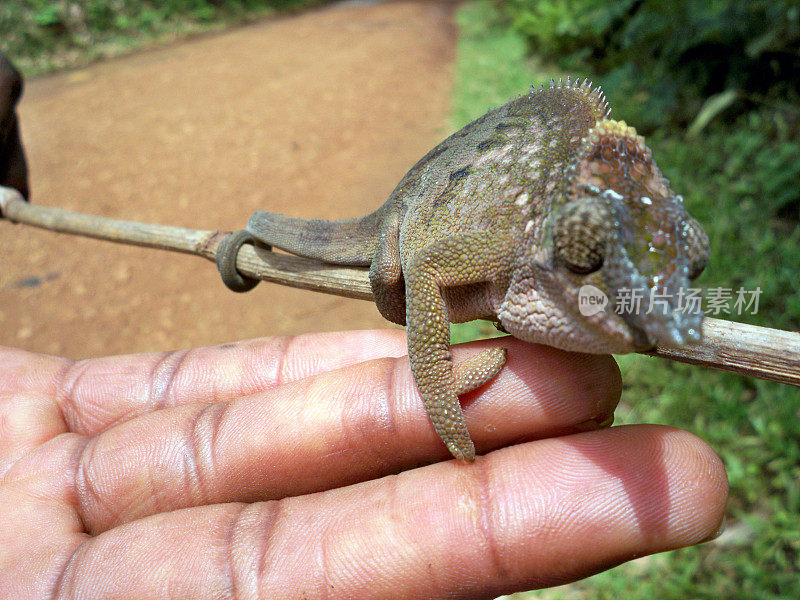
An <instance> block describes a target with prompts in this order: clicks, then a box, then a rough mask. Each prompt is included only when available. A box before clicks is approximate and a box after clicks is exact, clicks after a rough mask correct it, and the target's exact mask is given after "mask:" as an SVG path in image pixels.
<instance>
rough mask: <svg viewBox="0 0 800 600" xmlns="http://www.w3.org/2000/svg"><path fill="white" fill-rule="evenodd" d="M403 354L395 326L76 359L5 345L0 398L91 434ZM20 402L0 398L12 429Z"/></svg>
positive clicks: (402, 337) (20, 413) (0, 355)
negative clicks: (38, 408)
mask: <svg viewBox="0 0 800 600" xmlns="http://www.w3.org/2000/svg"><path fill="white" fill-rule="evenodd" d="M405 353H406V338H405V333H404V332H403V331H401V330H391V329H387V330H372V331H345V332H331V333H318V334H308V335H298V336H287V337H271V338H262V339H255V340H247V341H242V342H236V343H232V344H222V345H219V346H209V347H205V348H194V349H190V350H178V351H174V352H161V353H150V354H132V355H126V356H115V357H108V358H97V359H89V360H83V361H77V362H73V361H69V360H66V359H62V358H56V357H50V356H43V355H36V354H31V353H29V352H24V351H22V350H15V349H13V348H0V397H6V398H12V397H17V398H20V402H24V403H26V404H27V405H28V406H30V404H31V403H32V402H36V403H37V404H38V405H52V406H48V408H50V409H51V410H50V411H48V412H49V413H52V410H55V411H57V412H58V413H60V415H62V417H63V421H64V423H63V425H64V427H63V428H62V430H64V431H72V432H74V433H79V434H82V435H86V436H94V435H96V434H98V433H100V432H102V431H104V430H106V429H108V428H109V427H110V426H112V425H115V424H118V423H120V422H122V421H127V420H130V419H132V418H135V417H137V416H140V415H143V414H146V413H150V412H152V411H154V410H158V409H161V408H166V407H170V406H181V405H185V404H191V403H196V402H224V401H227V400H232V399H235V398H239V397H241V396H246V395H249V394H253V393H256V392H260V391H263V390H266V389H269V388H272V387H275V386H278V385H281V384H283V383H287V382H290V381H295V380H298V379H303V378H305V377H309V376H312V375H316V374H318V373H323V372H326V371H331V370H334V369H339V368H342V367H347V366H350V365H354V364H358V363H361V362H364V361H367V360H371V359H375V358H395V357H399V356H403V355H404V354H405ZM22 396H24V398H22ZM15 404H16V403H15V402H14V401H13V400H12V401H11V402H6V403H3V404H2V405H0V420H2V419H3V418H5V419H9V421H8V423H9V430H10V431H13V430H15V429H17V428H16V427H14V422H15V420H16V419H20V418H23V417H24V413H30V410H28V411H24V410H23V409H24V408H25V407H24V406H23V407H20V406H16V405H15ZM25 418H27V417H25ZM33 425H34V426H35V424H33ZM27 429H28V430H29V431H30V428H29V427H28V428H27ZM7 441H10V440H7Z"/></svg>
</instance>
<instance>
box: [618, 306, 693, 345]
mask: <svg viewBox="0 0 800 600" xmlns="http://www.w3.org/2000/svg"><path fill="white" fill-rule="evenodd" d="M632 317H633V316H632V315H623V320H624V321H625V323H626V325H627V326H628V327H629V328H630V329H631V331H632V333H633V332H635V333H634V335H633V336H632V337H633V339H634V340H635V342H634V343H635V345H636V346H639V343H641V342H643V346H644V347H637V348H636V349H637V350H640V351H641V350H648V349H652V348H654V347H655V346H666V347H670V348H680V347H682V346H685V345H687V344H696V343H698V342H700V341H701V340H702V321H703V315H702V314H694V313H692V314H687V313H681V312H677V311H667V312H666V314H663V315H658V316H657V317H656V318H653V319H650V320H649V321H644V322H642V321H641V320H638V319H634V318H632ZM636 333H638V335H636ZM645 340H646V341H645Z"/></svg>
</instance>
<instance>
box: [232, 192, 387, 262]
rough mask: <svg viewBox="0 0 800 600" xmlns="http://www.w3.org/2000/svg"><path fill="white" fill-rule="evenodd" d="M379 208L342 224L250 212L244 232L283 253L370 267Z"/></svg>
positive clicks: (381, 213)
mask: <svg viewBox="0 0 800 600" xmlns="http://www.w3.org/2000/svg"><path fill="white" fill-rule="evenodd" d="M385 212H386V211H385V208H384V207H381V208H379V209H378V210H376V211H375V212H373V213H370V214H368V215H366V216H363V217H358V218H355V219H345V220H343V221H323V220H320V219H299V218H296V217H285V216H283V215H279V214H277V213H271V212H268V211H266V210H259V211H256V212H255V213H253V216H251V217H250V220H249V221H248V222H247V230H248V231H249V232H250V233H251V234H252V235H253V237H255V238H256V239H257V240H258V241H260V242H262V243H264V244H268V245H270V246H274V247H276V248H280V249H281V250H285V251H286V252H290V253H292V254H296V255H298V256H305V257H306V258H313V259H315V260H320V261H322V262H327V263H333V264H338V265H350V266H369V264H370V263H371V262H372V259H373V257H374V256H375V254H376V252H377V251H378V240H379V237H380V229H381V222H382V221H383V217H384V214H385Z"/></svg>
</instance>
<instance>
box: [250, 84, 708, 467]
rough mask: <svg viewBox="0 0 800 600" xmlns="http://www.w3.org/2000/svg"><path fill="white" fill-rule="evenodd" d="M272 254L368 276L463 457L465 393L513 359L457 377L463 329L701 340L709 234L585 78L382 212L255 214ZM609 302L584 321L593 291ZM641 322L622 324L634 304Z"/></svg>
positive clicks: (436, 165) (412, 183)
mask: <svg viewBox="0 0 800 600" xmlns="http://www.w3.org/2000/svg"><path fill="white" fill-rule="evenodd" d="M248 231H249V232H250V233H251V234H252V235H253V236H254V237H255V238H256V239H257V240H258V241H260V242H261V243H264V244H268V245H270V246H276V247H279V248H282V249H284V250H286V251H289V252H292V253H294V254H298V255H301V256H306V257H309V258H315V259H318V260H322V261H325V262H331V263H337V264H347V265H364V266H366V265H369V266H370V282H371V284H372V288H373V291H374V293H375V301H376V304H377V306H378V309H379V310H380V311H381V314H383V316H384V317H386V318H387V319H389V320H391V321H393V322H395V323H400V324H405V325H406V326H407V328H408V354H409V359H410V362H411V369H412V372H413V374H414V378H415V380H416V382H417V386H418V388H419V391H420V394H421V395H422V398H423V400H424V402H425V407H426V409H427V411H428V414H429V415H430V418H431V421H432V422H433V425H434V428H435V430H436V432H437V433H438V434H439V436H440V437H441V438H442V440H443V441H444V443H445V444H446V445H447V447H448V449H449V450H450V452H451V453H452V454H453V456H455V457H456V458H459V459H462V460H467V461H471V460H473V459H474V457H475V448H474V446H473V443H472V440H471V439H470V436H469V432H468V431H467V427H466V425H465V423H464V416H463V414H462V411H461V406H460V404H459V400H458V395H459V394H463V393H465V392H467V391H470V390H472V389H475V388H476V387H478V386H480V385H483V384H484V383H486V382H487V381H489V380H490V379H491V378H492V377H494V376H495V375H496V374H497V373H498V371H499V370H500V369H501V368H502V366H503V364H504V362H505V352H504V351H501V350H487V351H484V352H483V353H481V354H479V355H478V356H476V357H473V358H472V359H470V360H469V361H466V362H465V363H462V364H459V365H457V366H455V367H454V366H453V363H452V360H451V355H450V342H449V326H450V323H451V322H453V323H456V322H464V321H470V320H473V319H478V318H486V319H491V320H494V321H496V322H499V324H500V325H501V326H502V327H503V328H504V329H505V330H506V331H507V332H509V333H511V334H512V335H514V336H515V337H517V338H520V339H523V340H528V341H532V342H541V343H545V344H550V345H552V346H556V347H559V348H563V349H566V350H577V351H582V352H592V353H606V352H617V353H620V352H630V351H634V350H643V349H647V348H651V347H652V346H654V345H655V344H656V343H662V344H668V345H680V344H684V343H687V342H691V341H696V340H699V337H700V330H701V324H702V314H701V313H700V312H693V313H687V312H681V311H679V310H678V298H679V296H678V294H679V291H680V290H681V289H682V288H685V287H688V284H689V282H690V281H691V279H692V278H694V277H696V276H697V275H698V274H699V273H700V272H701V271H702V270H703V268H704V267H705V265H706V263H707V261H708V238H707V237H706V235H705V233H704V232H703V230H702V228H701V227H700V226H699V225H698V224H697V222H696V221H694V220H693V219H692V218H691V217H690V216H689V215H688V214H687V213H686V210H685V209H684V208H683V204H682V200H681V198H680V196H677V195H676V194H675V193H674V192H672V190H671V189H670V187H669V183H668V182H667V181H666V179H664V177H662V175H661V173H660V172H659V170H658V168H657V167H656V165H655V163H654V162H653V160H652V156H651V153H650V150H649V149H648V148H647V146H646V145H645V143H644V140H643V139H642V138H641V137H640V136H638V135H637V134H636V132H635V130H633V128H631V127H628V126H627V125H626V124H625V123H622V122H617V121H613V120H611V119H609V118H608V107H607V104H606V101H605V98H604V97H603V94H602V92H601V91H600V90H599V89H597V88H593V87H592V85H591V84H590V83H588V82H583V83H577V82H575V83H573V82H571V81H570V80H569V79H568V80H567V81H566V82H565V83H561V82H559V83H557V84H556V83H553V84H551V86H550V87H548V88H541V89H536V90H532V91H531V92H530V93H529V94H527V95H524V96H520V97H518V98H515V99H513V100H511V101H510V102H509V103H507V104H505V105H504V106H501V107H500V108H497V109H494V110H492V111H490V112H488V113H487V114H485V115H484V116H482V117H481V118H479V119H477V120H476V121H474V122H472V123H470V124H469V125H467V126H466V127H464V128H463V129H462V130H460V131H458V132H456V133H454V134H453V135H451V136H450V137H449V138H447V139H446V140H445V141H444V142H442V143H441V144H439V145H438V146H437V147H436V148H434V149H433V150H431V151H430V152H429V153H428V154H427V155H426V156H425V157H423V158H422V159H421V160H420V161H419V162H418V163H417V164H416V165H414V167H412V168H411V170H410V171H409V172H408V174H406V176H405V177H404V178H403V179H402V180H401V181H400V183H399V184H398V185H397V187H396V188H395V190H394V191H393V192H392V194H391V195H390V196H389V199H388V200H387V201H386V203H385V204H384V205H383V206H381V207H380V208H379V209H378V210H377V211H375V212H374V213H372V214H370V215H367V216H366V217H362V218H358V219H350V220H346V221H317V220H304V219H295V218H289V217H284V216H281V215H276V214H274V213H269V212H266V211H258V212H257V213H255V214H254V215H253V216H252V217H251V219H250V222H249V223H248ZM585 285H591V286H594V287H595V288H597V290H599V291H601V292H603V293H605V295H606V296H607V297H608V298H609V305H608V306H607V307H606V309H605V310H602V311H599V312H597V313H596V314H593V315H589V316H585V315H584V314H582V313H581V311H580V310H579V297H580V290H581V288H582V287H583V286H585ZM631 290H635V291H637V292H639V293H640V294H641V301H640V306H639V309H638V310H637V311H633V312H626V311H622V314H617V311H615V310H614V308H615V307H618V306H619V307H621V306H622V305H621V304H620V303H621V302H622V300H621V297H622V294H623V293H626V292H630V291H631Z"/></svg>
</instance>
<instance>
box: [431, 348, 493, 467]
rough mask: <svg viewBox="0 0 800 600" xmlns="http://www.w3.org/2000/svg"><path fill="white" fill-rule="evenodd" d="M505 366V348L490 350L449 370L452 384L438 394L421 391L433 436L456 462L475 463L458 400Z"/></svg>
mask: <svg viewBox="0 0 800 600" xmlns="http://www.w3.org/2000/svg"><path fill="white" fill-rule="evenodd" d="M505 362H506V350H505V348H490V349H488V350H484V351H483V352H480V353H479V354H476V355H475V356H471V357H470V358H468V359H466V360H464V361H462V362H460V363H458V364H456V365H454V366H453V367H452V384H451V385H450V386H448V387H447V388H445V389H441V390H428V389H423V388H420V392H421V393H422V397H423V399H424V400H425V408H426V410H427V411H428V415H429V416H430V418H431V422H432V423H433V427H434V429H435V430H436V433H437V434H438V435H439V437H440V438H441V439H442V441H443V442H444V443H445V445H446V446H447V449H448V450H449V451H450V454H452V455H453V456H454V457H455V458H457V459H458V460H462V461H465V462H472V461H474V460H475V445H474V444H473V443H472V439H471V438H470V435H469V431H468V430H467V425H466V423H465V422H464V413H463V411H462V410H461V403H460V402H459V400H458V396H459V395H460V394H465V393H467V392H469V391H472V390H474V389H476V388H479V387H480V386H482V385H483V384H485V383H487V382H488V381H490V380H491V379H492V378H494V377H495V376H496V375H497V374H498V373H499V372H500V369H501V368H502V367H503V365H504V364H505Z"/></svg>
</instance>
